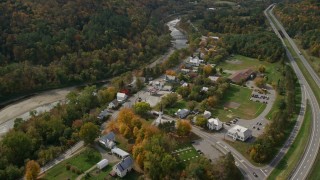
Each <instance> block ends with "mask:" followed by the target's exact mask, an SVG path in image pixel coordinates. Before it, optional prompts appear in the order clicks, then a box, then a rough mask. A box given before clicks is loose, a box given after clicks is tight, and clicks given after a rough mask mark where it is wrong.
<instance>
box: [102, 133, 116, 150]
mask: <svg viewBox="0 0 320 180" xmlns="http://www.w3.org/2000/svg"><path fill="white" fill-rule="evenodd" d="M115 139H116V135H115V134H114V133H113V132H110V133H108V134H106V135H104V136H102V137H101V138H100V139H99V142H100V143H101V144H102V145H104V146H105V147H106V148H109V149H112V148H114V147H115V145H116V143H115Z"/></svg>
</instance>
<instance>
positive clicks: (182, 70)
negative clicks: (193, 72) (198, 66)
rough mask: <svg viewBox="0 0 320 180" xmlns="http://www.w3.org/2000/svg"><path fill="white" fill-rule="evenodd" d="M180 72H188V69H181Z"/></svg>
mask: <svg viewBox="0 0 320 180" xmlns="http://www.w3.org/2000/svg"><path fill="white" fill-rule="evenodd" d="M181 72H182V73H184V74H187V73H189V72H190V69H181Z"/></svg>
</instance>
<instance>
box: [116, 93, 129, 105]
mask: <svg viewBox="0 0 320 180" xmlns="http://www.w3.org/2000/svg"><path fill="white" fill-rule="evenodd" d="M127 98H128V96H127V95H126V94H125V93H120V92H118V93H117V101H118V102H120V103H123V102H124V101H126V100H127Z"/></svg>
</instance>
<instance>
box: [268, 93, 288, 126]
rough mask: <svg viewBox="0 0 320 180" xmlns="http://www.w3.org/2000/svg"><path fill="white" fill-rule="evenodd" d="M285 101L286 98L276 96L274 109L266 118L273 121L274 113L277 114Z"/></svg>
mask: <svg viewBox="0 0 320 180" xmlns="http://www.w3.org/2000/svg"><path fill="white" fill-rule="evenodd" d="M282 100H284V96H282V95H280V94H278V93H277V94H276V99H275V101H274V103H273V105H272V108H271V110H270V111H269V113H268V114H267V115H266V118H267V119H268V120H271V119H272V116H273V113H275V112H277V111H278V109H279V105H280V102H281V101H282Z"/></svg>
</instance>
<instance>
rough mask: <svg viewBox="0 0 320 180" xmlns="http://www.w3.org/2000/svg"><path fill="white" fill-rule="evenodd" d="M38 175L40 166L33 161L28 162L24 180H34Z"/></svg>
mask: <svg viewBox="0 0 320 180" xmlns="http://www.w3.org/2000/svg"><path fill="white" fill-rule="evenodd" d="M39 173H40V165H39V164H38V163H37V162H36V161H34V160H31V161H28V162H27V165H26V172H25V179H26V180H35V179H37V177H38V174H39Z"/></svg>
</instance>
